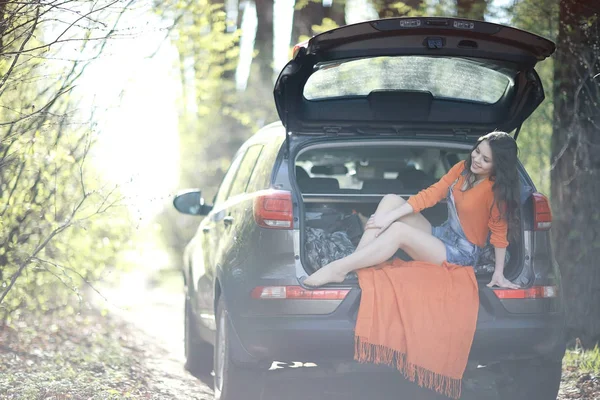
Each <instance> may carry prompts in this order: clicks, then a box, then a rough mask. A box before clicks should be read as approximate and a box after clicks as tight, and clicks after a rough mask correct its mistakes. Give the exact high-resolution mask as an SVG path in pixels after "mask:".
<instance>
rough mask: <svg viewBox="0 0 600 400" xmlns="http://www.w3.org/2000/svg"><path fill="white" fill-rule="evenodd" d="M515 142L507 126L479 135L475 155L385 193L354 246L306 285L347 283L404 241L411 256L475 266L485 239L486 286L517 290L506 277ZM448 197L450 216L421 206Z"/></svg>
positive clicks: (513, 219)
mask: <svg viewBox="0 0 600 400" xmlns="http://www.w3.org/2000/svg"><path fill="white" fill-rule="evenodd" d="M517 151H518V149H517V143H516V142H515V140H514V139H513V138H512V137H511V136H510V135H508V134H507V133H505V132H491V133H489V134H487V135H485V136H482V137H480V138H479V140H478V141H477V144H476V145H475V147H474V148H473V150H472V151H471V155H470V157H469V158H468V159H467V160H465V161H460V162H459V163H457V164H456V165H455V166H454V167H452V168H451V169H450V171H448V173H447V174H446V175H444V176H443V177H442V178H441V179H440V180H439V181H438V182H437V183H435V184H433V185H432V186H430V187H429V188H427V189H425V190H422V191H421V192H419V193H418V194H417V195H415V196H412V197H410V198H409V199H408V201H404V200H403V199H402V198H401V197H400V196H396V195H386V196H384V198H383V199H382V200H381V202H380V203H379V205H378V207H377V211H375V214H374V215H372V216H371V217H370V218H369V220H368V222H367V224H366V225H365V232H364V234H363V236H362V238H361V240H360V242H359V244H358V246H357V248H356V251H355V252H354V253H353V254H351V255H349V256H347V257H344V258H342V259H339V260H336V261H333V262H331V263H330V264H328V265H326V266H324V267H323V268H321V269H320V270H318V271H316V272H315V273H314V274H312V275H311V276H309V277H308V278H306V280H305V281H304V284H305V285H307V286H321V285H324V284H326V283H330V282H342V281H343V280H344V278H345V276H346V274H348V273H349V272H351V271H355V270H357V269H361V268H365V267H369V266H373V265H377V264H379V263H382V262H384V261H387V260H388V259H390V258H391V257H392V256H393V255H394V254H395V253H396V251H397V250H398V249H399V248H400V249H402V250H404V251H405V252H406V253H407V254H408V255H409V256H410V257H412V258H413V259H414V260H419V261H426V262H431V263H435V264H439V265H441V264H442V263H443V262H445V261H447V262H449V263H452V264H458V265H475V263H476V262H477V259H478V256H479V255H480V253H481V250H482V247H484V246H485V245H486V243H487V241H488V238H489V241H490V243H491V245H492V246H493V247H494V255H495V270H494V274H493V275H492V279H491V281H490V282H489V283H488V286H489V287H492V286H494V285H496V286H500V287H505V288H511V289H517V288H518V287H519V286H517V285H515V284H514V283H512V282H510V281H509V280H508V279H506V278H505V277H504V260H505V255H506V248H507V247H508V232H511V233H514V232H516V231H517V229H518V207H519V201H518V200H519V177H518V173H517ZM445 197H447V198H448V214H449V215H448V221H446V222H445V223H444V224H442V225H441V226H439V227H432V226H431V224H430V223H429V221H427V219H426V218H425V217H423V216H422V215H421V214H420V211H421V210H423V209H425V208H428V207H432V206H434V205H435V204H437V203H438V202H440V201H441V200H442V199H444V198H445Z"/></svg>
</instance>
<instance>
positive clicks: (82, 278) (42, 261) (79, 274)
mask: <svg viewBox="0 0 600 400" xmlns="http://www.w3.org/2000/svg"><path fill="white" fill-rule="evenodd" d="M33 260H35V261H38V262H41V263H45V264H49V265H52V266H53V267H56V268H62V269H66V270H68V271H71V272H73V273H74V274H76V275H78V276H79V277H80V278H81V280H82V281H84V282H85V284H86V285H88V286H89V287H90V288H92V290H93V291H94V292H96V293H97V294H98V295H100V297H102V298H103V299H104V300H105V301H108V299H107V298H106V297H104V296H103V295H102V293H100V291H99V290H98V289H96V288H95V287H94V285H92V283H91V282H90V281H88V280H87V279H86V278H85V277H84V276H83V275H82V274H81V273H80V272H79V271H76V270H75V269H73V268H70V267H67V266H65V265H60V264H57V263H54V262H52V261H48V260H43V259H41V258H37V257H34V258H33Z"/></svg>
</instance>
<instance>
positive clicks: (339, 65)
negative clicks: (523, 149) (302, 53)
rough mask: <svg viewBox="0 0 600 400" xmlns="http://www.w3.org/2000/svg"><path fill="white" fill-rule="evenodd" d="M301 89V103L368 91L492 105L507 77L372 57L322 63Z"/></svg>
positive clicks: (482, 67) (440, 60) (433, 62)
mask: <svg viewBox="0 0 600 400" xmlns="http://www.w3.org/2000/svg"><path fill="white" fill-rule="evenodd" d="M315 68H316V71H315V72H314V73H313V74H312V75H311V76H310V77H309V79H308V81H307V82H306V85H305V86H304V97H305V98H306V99H307V100H323V99H327V98H335V97H344V96H367V95H368V94H369V93H371V92H372V91H374V90H418V91H426V92H430V93H431V94H432V95H433V97H436V98H447V99H452V100H466V101H474V102H480V103H487V104H493V103H496V102H497V101H498V100H500V98H501V97H502V95H503V94H504V92H505V91H506V89H507V88H508V87H509V86H510V85H512V78H511V77H510V76H508V75H505V74H504V73H502V72H498V71H496V70H493V69H490V68H489V65H486V64H485V62H484V61H482V62H478V61H475V60H466V59H458V58H445V57H424V56H401V57H372V58H363V59H357V60H348V61H343V62H335V63H322V64H317V65H316V66H315Z"/></svg>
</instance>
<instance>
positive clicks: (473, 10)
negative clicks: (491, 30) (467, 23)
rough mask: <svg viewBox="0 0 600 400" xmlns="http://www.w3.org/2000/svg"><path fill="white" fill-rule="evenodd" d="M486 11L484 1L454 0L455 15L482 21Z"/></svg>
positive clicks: (485, 2)
mask: <svg viewBox="0 0 600 400" xmlns="http://www.w3.org/2000/svg"><path fill="white" fill-rule="evenodd" d="M486 10H487V1H486V0H456V15H457V16H459V17H461V18H470V19H477V20H480V21H483V20H484V19H485V17H484V16H485V12H486Z"/></svg>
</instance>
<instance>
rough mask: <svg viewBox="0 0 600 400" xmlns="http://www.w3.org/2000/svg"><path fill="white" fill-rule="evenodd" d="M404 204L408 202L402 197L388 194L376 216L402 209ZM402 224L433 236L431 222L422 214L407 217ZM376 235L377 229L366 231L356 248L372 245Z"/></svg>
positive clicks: (379, 206)
mask: <svg viewBox="0 0 600 400" xmlns="http://www.w3.org/2000/svg"><path fill="white" fill-rule="evenodd" d="M404 203H406V200H404V199H403V198H402V197H400V196H398V195H396V194H386V195H385V196H383V198H382V199H381V201H380V202H379V205H378V206H377V210H376V211H375V214H378V213H386V212H388V211H390V210H393V209H395V208H398V207H400V206H401V205H402V204H404ZM400 222H404V223H405V224H407V225H410V226H412V227H414V228H417V229H419V230H421V231H423V232H425V233H429V234H431V224H430V223H429V221H427V218H425V217H424V216H423V215H421V213H414V214H411V215H407V216H405V217H403V218H401V219H400ZM376 233H377V230H375V229H367V230H365V232H364V233H363V235H362V237H361V239H360V242H359V243H358V246H356V250H359V249H361V248H363V247H364V246H365V245H366V244H368V243H371V242H372V241H373V239H375V234H376Z"/></svg>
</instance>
